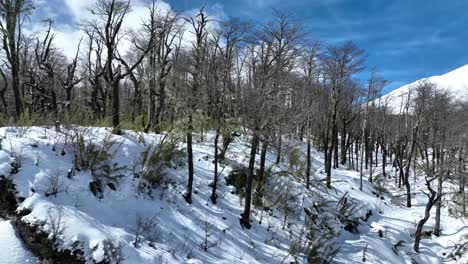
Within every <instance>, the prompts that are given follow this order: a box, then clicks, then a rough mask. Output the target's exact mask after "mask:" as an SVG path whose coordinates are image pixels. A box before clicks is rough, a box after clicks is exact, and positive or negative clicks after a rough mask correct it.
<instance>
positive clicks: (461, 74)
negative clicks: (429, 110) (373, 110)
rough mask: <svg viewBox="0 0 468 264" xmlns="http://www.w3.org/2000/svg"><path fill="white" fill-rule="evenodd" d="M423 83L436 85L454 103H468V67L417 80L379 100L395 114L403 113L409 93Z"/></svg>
mask: <svg viewBox="0 0 468 264" xmlns="http://www.w3.org/2000/svg"><path fill="white" fill-rule="evenodd" d="M421 81H429V82H431V83H434V84H435V85H436V88H437V89H439V90H442V91H447V92H449V94H450V95H451V96H452V98H453V99H454V101H468V65H465V66H462V67H460V68H458V69H456V70H453V71H451V72H449V73H446V74H444V75H440V76H432V77H428V78H423V79H421V80H417V81H415V82H412V83H410V84H406V85H404V86H402V87H400V88H398V89H395V90H393V91H391V92H389V93H388V94H386V95H384V96H382V97H381V98H380V100H378V101H379V102H380V103H381V104H387V103H388V107H389V109H391V111H392V112H394V113H399V112H401V111H403V110H402V109H403V107H404V104H405V102H406V101H407V99H408V92H409V91H410V90H411V88H414V87H416V86H417V85H418V84H419V83H420V82H421Z"/></svg>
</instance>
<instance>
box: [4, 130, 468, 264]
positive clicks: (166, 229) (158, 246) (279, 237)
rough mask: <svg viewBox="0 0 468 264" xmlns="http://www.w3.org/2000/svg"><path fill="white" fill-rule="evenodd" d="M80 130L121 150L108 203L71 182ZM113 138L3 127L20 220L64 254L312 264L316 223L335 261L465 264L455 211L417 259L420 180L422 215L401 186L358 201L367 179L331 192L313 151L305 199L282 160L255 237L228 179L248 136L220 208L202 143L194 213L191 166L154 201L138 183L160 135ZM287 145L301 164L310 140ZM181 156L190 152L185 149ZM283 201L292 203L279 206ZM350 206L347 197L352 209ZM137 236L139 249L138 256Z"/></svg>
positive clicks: (342, 181) (79, 176)
mask: <svg viewBox="0 0 468 264" xmlns="http://www.w3.org/2000/svg"><path fill="white" fill-rule="evenodd" d="M73 131H85V132H84V135H85V138H84V139H85V140H86V141H87V142H93V143H94V144H98V145H99V144H103V141H105V140H108V139H111V140H112V142H114V144H113V146H112V153H113V156H112V157H111V159H112V162H113V163H114V162H115V163H117V164H118V166H125V169H124V170H121V171H120V173H121V176H122V177H121V178H120V180H119V183H118V184H116V185H115V186H111V185H109V186H106V187H105V188H104V189H103V192H102V196H99V197H96V196H95V195H93V193H92V192H91V191H90V183H91V182H92V181H93V177H92V175H91V173H90V172H89V171H87V170H81V171H76V172H75V173H73V171H72V170H71V169H72V168H73V167H74V165H73V163H74V159H75V151H76V150H75V149H74V147H73V143H72V140H71V138H72V134H73V133H74V132H73ZM109 131H110V129H105V128H86V129H85V128H74V129H73V130H65V129H62V132H60V133H56V132H55V131H54V130H52V129H47V128H41V127H32V128H1V129H0V135H1V136H2V137H3V140H2V149H3V150H1V151H0V168H2V171H1V173H3V174H4V175H5V176H8V178H10V179H11V180H12V181H13V182H14V184H15V185H16V190H17V192H18V197H23V198H24V200H22V202H21V203H20V205H19V210H24V209H26V208H27V209H29V210H31V212H30V213H29V214H27V215H25V216H23V217H22V221H25V222H27V223H30V224H34V225H37V226H38V227H39V228H40V229H42V230H44V231H46V232H48V233H51V235H50V236H49V237H51V236H52V233H53V230H61V231H62V232H56V233H57V234H58V236H57V238H56V241H57V244H58V247H59V248H62V249H64V248H68V249H72V250H76V249H79V250H82V251H83V252H84V256H85V258H86V261H87V262H88V263H94V262H99V261H103V260H108V261H110V262H112V261H115V262H116V261H117V260H118V261H120V262H121V263H290V262H293V261H297V262H298V263H306V262H305V258H306V256H305V254H304V251H302V250H301V245H308V244H309V243H312V242H311V241H309V240H307V237H309V224H311V220H310V219H309V218H310V215H312V216H313V218H314V220H313V222H314V224H315V225H316V226H317V227H320V228H322V229H321V230H320V229H319V230H317V232H318V235H317V237H316V238H315V241H319V240H320V239H322V238H323V237H321V236H320V234H321V232H325V230H324V229H330V230H329V231H330V232H334V233H335V237H334V238H333V239H332V240H329V243H330V244H328V245H324V246H323V247H321V248H320V250H334V249H339V251H338V254H337V255H336V257H335V258H334V260H333V262H334V263H362V262H363V255H364V256H365V259H366V262H367V263H388V264H398V263H421V264H422V263H424V264H426V263H442V262H444V263H445V262H446V263H467V261H468V259H467V258H466V257H465V258H462V259H458V260H454V259H453V258H450V257H449V256H450V254H451V253H452V251H453V249H454V248H453V247H454V245H455V244H460V243H461V242H462V241H464V240H466V237H467V235H468V229H467V228H466V226H467V223H466V221H465V220H463V219H456V218H453V217H451V216H449V213H448V208H449V206H445V207H444V208H443V211H442V217H443V220H442V225H443V227H442V229H443V231H442V236H440V237H430V238H425V239H423V240H422V244H421V253H420V254H416V253H415V252H414V251H413V250H412V243H413V237H412V236H411V235H412V233H413V232H414V229H415V226H416V222H417V221H418V220H419V219H420V218H421V217H422V216H423V214H424V206H425V203H426V199H427V198H426V196H425V195H423V194H422V193H421V190H424V185H423V182H422V181H421V180H419V179H418V180H417V182H416V183H414V184H413V188H414V189H413V192H414V193H415V197H414V198H413V202H414V206H413V207H412V208H409V209H408V208H406V207H404V206H403V205H402V202H401V201H402V200H403V199H404V190H398V189H397V188H395V187H394V179H382V181H383V183H384V185H385V186H386V189H387V191H386V192H384V193H383V194H382V196H381V195H376V192H377V191H376V188H375V186H374V185H372V184H371V183H368V182H365V184H364V190H363V191H359V174H358V173H357V172H355V171H351V170H347V169H346V168H339V169H337V170H334V172H333V176H332V179H333V183H332V185H333V188H332V189H331V190H328V189H326V188H324V184H323V183H322V180H323V178H324V177H325V175H324V174H323V156H322V154H321V153H319V152H318V151H316V150H314V151H313V157H314V162H313V170H314V172H315V173H314V179H313V187H312V188H311V189H310V190H308V189H306V188H305V184H304V179H302V178H301V177H297V175H293V174H289V173H280V172H287V171H290V170H291V167H294V166H293V165H292V164H291V163H289V162H288V161H290V160H291V159H289V158H288V156H287V155H286V157H285V158H284V160H283V161H282V163H281V164H280V165H279V166H277V167H274V168H275V169H273V170H272V171H273V172H275V171H276V172H278V173H272V174H271V176H270V177H269V180H268V185H267V191H266V194H265V196H266V198H265V200H268V201H270V203H269V204H268V207H269V208H264V209H265V211H263V210H261V209H259V208H256V207H254V212H253V222H252V228H251V229H249V230H247V229H243V228H242V227H241V225H240V224H239V215H240V213H241V212H242V208H243V206H242V199H241V198H240V197H239V195H238V194H236V192H235V188H234V187H232V186H227V185H226V177H227V176H228V174H229V172H231V171H232V170H233V169H234V168H235V167H236V166H239V165H242V164H243V165H246V164H247V163H248V156H249V155H248V153H249V151H250V149H249V144H248V142H249V139H248V137H239V138H236V140H235V141H234V143H233V144H232V145H231V146H230V148H229V150H228V153H227V155H226V162H225V163H223V164H222V166H221V167H222V173H221V180H220V183H219V190H218V195H219V197H218V203H217V204H216V205H214V204H212V203H211V201H210V194H211V188H210V187H209V185H210V183H211V182H212V179H213V169H214V164H213V136H212V135H211V134H208V135H205V137H204V140H203V141H201V140H200V137H199V136H197V139H198V143H196V144H195V145H194V161H195V179H194V197H193V203H192V204H187V203H186V202H185V200H184V199H183V198H182V194H183V193H184V191H185V184H186V175H187V173H186V168H185V167H183V166H176V167H175V168H170V169H167V177H168V182H167V184H164V185H162V186H161V187H155V188H153V189H152V190H151V192H150V193H149V192H147V191H141V189H140V188H139V186H141V185H140V183H141V178H140V177H139V176H138V173H135V172H138V171H140V169H141V168H138V158H139V157H140V154H141V153H142V152H143V151H144V150H145V148H146V146H149V145H151V144H155V145H157V144H159V142H160V140H161V139H162V137H163V136H162V135H156V134H144V133H136V132H131V131H125V134H124V135H123V136H116V135H112V134H110V132H109ZM284 145H285V150H284V151H285V153H287V152H288V151H287V149H298V150H299V151H300V152H299V153H302V154H303V151H304V150H305V145H304V144H303V143H302V142H297V141H289V142H288V143H285V144H284ZM179 147H180V148H183V147H184V144H181V145H180V146H179ZM302 156H303V155H300V157H302ZM14 159H16V162H19V161H20V163H21V164H20V168H19V171H18V172H17V173H14V174H11V175H9V171H10V170H11V166H10V164H11V163H12V161H13V160H14ZM275 159H276V156H275V154H274V151H271V152H268V154H267V166H268V167H271V166H273V164H274V161H275ZM388 169H389V170H390V167H389V168H388ZM377 171H378V169H377ZM53 184H55V185H56V186H58V188H59V190H58V192H56V194H55V193H54V192H52V191H51V189H50V187H51V185H53ZM112 189H115V190H112ZM445 189H446V191H451V190H452V186H451V185H450V184H448V183H446V185H445ZM281 197H282V198H284V197H286V199H282V200H279V198H281ZM343 197H347V198H346V201H345V202H343V199H342V198H343ZM446 199H449V196H447V197H446ZM343 203H348V204H352V205H353V206H356V208H355V210H352V212H353V214H354V216H353V217H355V218H353V219H354V220H356V221H357V222H358V224H359V225H358V227H357V230H354V232H349V231H347V230H346V229H345V225H344V224H342V223H340V221H339V220H338V218H339V217H341V216H338V215H337V211H340V210H341V209H342V208H343V206H342V205H343ZM320 205H322V207H321V206H320ZM305 209H307V210H305ZM369 210H371V212H372V214H371V215H370V214H369V213H370V211H369ZM306 211H307V212H309V214H306V213H305V212H306ZM366 214H367V217H366ZM366 218H368V219H366ZM432 219H433V218H431V220H430V221H429V222H428V223H427V227H428V228H430V226H431V225H432V224H433V222H432ZM5 223H6V222H4V223H2V225H3V224H5ZM138 223H140V225H139V224H138ZM306 223H307V224H306ZM57 226H58V227H57ZM138 226H140V228H141V229H140V230H139V231H140V236H141V243H138V246H135V245H134V241H135V235H136V233H137V230H138ZM142 226H145V228H143V227H142ZM0 228H1V226H0ZM12 236H13V234H10V235H9V234H2V235H0V245H1V246H0V251H2V250H3V251H4V250H5V248H6V247H4V246H3V245H4V244H10V243H12V242H11V241H12V240H11V239H12ZM322 241H325V240H322ZM15 243H16V242H15ZM396 245H398V246H396ZM12 246H14V245H12ZM0 256H5V252H0ZM0 262H1V263H5V262H3V261H1V260H0ZM7 263H8V262H7Z"/></svg>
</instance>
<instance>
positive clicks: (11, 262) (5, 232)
mask: <svg viewBox="0 0 468 264" xmlns="http://www.w3.org/2000/svg"><path fill="white" fill-rule="evenodd" d="M0 263H2V264H18V263H31V264H32V263H36V260H35V258H34V256H32V255H31V254H30V253H29V252H28V251H27V249H26V248H25V247H24V245H23V244H22V242H21V240H20V238H19V237H18V236H17V235H16V233H15V230H14V229H13V226H12V225H11V223H10V221H6V220H3V219H1V218H0Z"/></svg>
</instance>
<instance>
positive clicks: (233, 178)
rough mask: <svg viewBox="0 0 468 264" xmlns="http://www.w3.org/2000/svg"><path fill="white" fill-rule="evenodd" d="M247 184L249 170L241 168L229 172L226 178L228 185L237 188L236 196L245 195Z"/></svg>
mask: <svg viewBox="0 0 468 264" xmlns="http://www.w3.org/2000/svg"><path fill="white" fill-rule="evenodd" d="M246 182H247V168H246V167H239V168H235V169H233V170H232V171H231V172H229V175H228V176H227V177H226V185H228V186H234V187H235V188H236V190H235V194H237V195H241V194H244V193H245V185H246Z"/></svg>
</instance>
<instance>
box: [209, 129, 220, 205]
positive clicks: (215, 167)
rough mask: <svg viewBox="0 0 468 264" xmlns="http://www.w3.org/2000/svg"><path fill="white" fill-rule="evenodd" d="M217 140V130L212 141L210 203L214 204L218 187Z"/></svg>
mask: <svg viewBox="0 0 468 264" xmlns="http://www.w3.org/2000/svg"><path fill="white" fill-rule="evenodd" d="M218 140H219V129H217V130H216V135H215V139H214V180H213V190H212V192H211V202H212V203H214V204H216V198H217V195H216V189H217V187H218Z"/></svg>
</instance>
